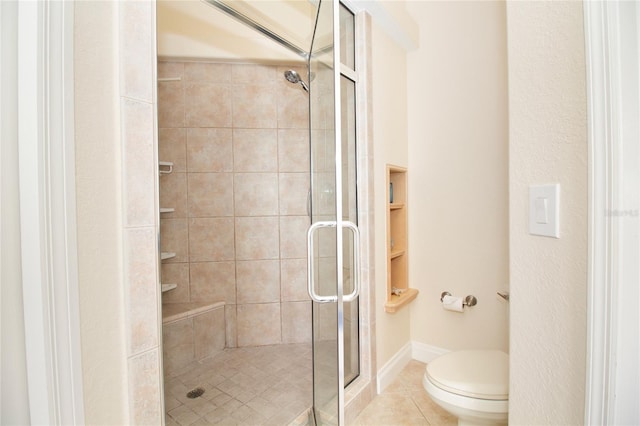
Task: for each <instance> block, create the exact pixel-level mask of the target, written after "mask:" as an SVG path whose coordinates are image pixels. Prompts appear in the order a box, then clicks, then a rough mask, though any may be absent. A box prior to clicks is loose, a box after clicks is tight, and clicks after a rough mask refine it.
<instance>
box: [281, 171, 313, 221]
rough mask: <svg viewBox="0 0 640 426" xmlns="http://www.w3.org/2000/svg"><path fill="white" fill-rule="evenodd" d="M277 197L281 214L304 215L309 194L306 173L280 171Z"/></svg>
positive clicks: (307, 175)
mask: <svg viewBox="0 0 640 426" xmlns="http://www.w3.org/2000/svg"><path fill="white" fill-rule="evenodd" d="M278 177H279V185H278V192H279V199H280V203H279V204H280V214H281V215H289V216H293V215H306V214H307V209H308V205H307V202H308V196H309V189H310V186H309V185H310V184H309V174H308V173H280V174H279V176H278Z"/></svg>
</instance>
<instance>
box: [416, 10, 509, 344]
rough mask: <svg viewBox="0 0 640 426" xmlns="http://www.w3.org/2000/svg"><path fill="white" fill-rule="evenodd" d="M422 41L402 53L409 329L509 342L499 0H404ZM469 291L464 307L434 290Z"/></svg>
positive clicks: (421, 337) (445, 338)
mask: <svg viewBox="0 0 640 426" xmlns="http://www.w3.org/2000/svg"><path fill="white" fill-rule="evenodd" d="M408 10H409V11H410V13H411V15H412V16H413V17H414V19H415V20H416V21H418V22H419V23H420V29H421V32H420V47H419V49H417V50H416V51H413V52H410V53H409V54H408V74H407V76H408V77H407V80H408V82H409V87H410V90H409V95H408V103H409V107H408V113H409V205H410V208H409V234H410V243H409V244H410V245H409V251H410V263H409V280H410V286H411V287H415V288H417V289H419V290H420V295H419V296H418V298H417V299H416V301H415V302H414V303H413V305H412V306H411V339H412V340H414V341H417V342H420V343H425V344H429V345H433V346H436V347H439V348H444V349H449V350H454V349H470V348H478V349H481V348H498V349H502V350H505V351H507V350H508V304H507V303H506V302H504V301H503V300H501V299H499V298H498V297H497V296H496V291H500V290H504V289H506V288H508V273H509V263H508V262H509V254H508V250H509V243H508V238H509V234H508V231H509V229H508V158H507V157H508V147H507V132H508V128H507V79H506V76H507V57H506V56H507V55H506V53H507V52H506V19H505V3H504V2H498V1H492V2H409V3H408ZM443 291H449V292H451V293H452V294H453V295H456V296H466V295H468V294H472V295H474V296H476V297H477V298H478V304H477V305H476V306H475V307H473V308H468V309H465V313H464V314H460V313H455V312H448V311H444V310H443V309H442V306H441V304H440V294H441V292H443Z"/></svg>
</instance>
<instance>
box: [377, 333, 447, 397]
mask: <svg viewBox="0 0 640 426" xmlns="http://www.w3.org/2000/svg"><path fill="white" fill-rule="evenodd" d="M447 352H449V351H448V350H447V349H443V348H439V347H437V346H431V345H427V344H426V343H420V342H414V341H411V342H408V343H407V344H406V345H404V346H403V347H402V348H401V349H400V350H399V351H398V352H396V354H395V355H394V356H392V357H391V359H390V360H389V361H387V362H386V363H385V364H384V365H383V366H382V368H381V369H380V370H378V389H377V391H378V394H380V393H382V391H384V390H385V388H386V387H387V386H389V385H390V384H391V382H393V381H394V380H395V379H396V377H398V374H400V372H401V371H402V369H403V368H404V367H405V366H406V365H407V364H408V363H409V361H411V360H412V359H415V360H417V361H420V362H424V363H428V362H431V361H433V360H434V359H436V358H437V357H439V356H440V355H443V354H446V353H447Z"/></svg>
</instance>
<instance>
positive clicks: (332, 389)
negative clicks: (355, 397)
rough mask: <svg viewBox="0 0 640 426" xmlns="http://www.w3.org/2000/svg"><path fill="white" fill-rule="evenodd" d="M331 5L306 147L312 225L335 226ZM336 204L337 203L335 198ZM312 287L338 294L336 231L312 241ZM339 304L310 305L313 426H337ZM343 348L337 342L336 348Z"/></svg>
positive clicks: (317, 46) (318, 41)
mask: <svg viewBox="0 0 640 426" xmlns="http://www.w3.org/2000/svg"><path fill="white" fill-rule="evenodd" d="M333 6H334V5H333V2H332V1H330V0H329V1H328V0H322V1H321V3H320V6H319V10H318V18H317V23H316V30H315V34H314V37H313V44H312V49H311V53H310V55H309V75H310V78H309V85H310V98H309V99H310V101H309V124H310V141H311V149H310V152H311V222H312V223H316V222H318V221H334V222H335V221H336V219H337V216H336V200H337V199H338V198H337V196H338V193H339V192H340V191H341V189H342V188H337V187H336V161H335V159H336V149H335V133H336V132H335V124H334V121H335V120H334V108H335V87H334V60H333V55H334V48H333ZM340 199H341V198H340ZM313 243H314V247H313V248H312V252H311V253H312V256H313V257H314V262H313V263H314V270H313V271H311V274H312V275H313V282H314V284H315V289H316V293H318V294H319V295H321V296H335V295H336V294H337V290H338V289H337V282H338V281H337V276H338V268H337V265H338V260H339V259H338V257H337V234H336V228H335V227H326V228H320V229H319V230H318V231H317V232H316V233H315V237H314V240H313ZM338 305H339V303H316V302H313V375H314V377H313V406H314V414H315V418H316V422H317V424H323V425H331V424H336V425H337V424H338V423H339V418H340V415H339V408H340V407H339V401H340V389H339V388H340V382H341V380H339V374H338V371H339V367H340V365H339V360H338V359H339V356H338V352H339V348H338V342H339V341H338V335H339V333H338V326H339V325H342V322H343V321H342V320H341V319H339V318H338V313H339V312H338ZM340 343H342V342H340Z"/></svg>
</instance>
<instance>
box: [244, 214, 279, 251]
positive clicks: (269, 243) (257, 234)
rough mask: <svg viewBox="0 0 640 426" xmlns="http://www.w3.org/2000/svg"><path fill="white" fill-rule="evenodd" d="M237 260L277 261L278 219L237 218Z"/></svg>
mask: <svg viewBox="0 0 640 426" xmlns="http://www.w3.org/2000/svg"><path fill="white" fill-rule="evenodd" d="M235 222H236V242H237V247H236V259H237V260H258V259H277V258H278V257H279V255H280V253H279V250H278V238H279V237H278V229H279V224H278V217H237V218H236V220H235Z"/></svg>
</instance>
